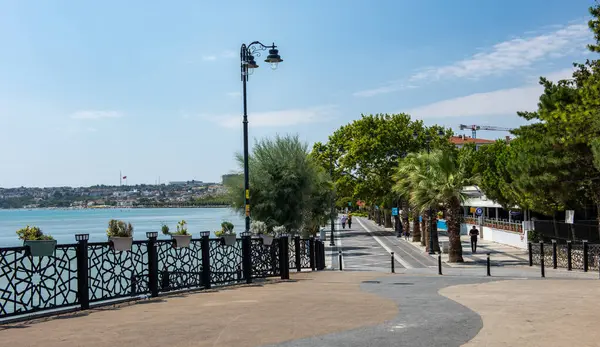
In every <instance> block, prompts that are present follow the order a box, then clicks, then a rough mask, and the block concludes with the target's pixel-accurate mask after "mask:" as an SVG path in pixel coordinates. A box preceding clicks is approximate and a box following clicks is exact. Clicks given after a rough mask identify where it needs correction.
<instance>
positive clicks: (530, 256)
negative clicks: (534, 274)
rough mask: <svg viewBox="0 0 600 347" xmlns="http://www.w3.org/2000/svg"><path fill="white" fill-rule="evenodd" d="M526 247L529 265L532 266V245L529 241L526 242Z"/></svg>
mask: <svg viewBox="0 0 600 347" xmlns="http://www.w3.org/2000/svg"><path fill="white" fill-rule="evenodd" d="M527 249H528V250H529V266H533V246H532V245H531V241H530V242H527Z"/></svg>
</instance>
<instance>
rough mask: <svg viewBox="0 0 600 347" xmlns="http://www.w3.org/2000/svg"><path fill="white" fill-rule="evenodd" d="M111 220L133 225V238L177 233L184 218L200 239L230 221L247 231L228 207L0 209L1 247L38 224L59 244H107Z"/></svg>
mask: <svg viewBox="0 0 600 347" xmlns="http://www.w3.org/2000/svg"><path fill="white" fill-rule="evenodd" d="M110 219H120V220H123V221H125V222H128V223H131V224H132V225H133V230H134V232H133V237H134V239H137V240H144V239H146V232H147V231H158V232H159V238H168V237H167V236H164V235H162V234H161V233H160V226H161V223H163V222H164V223H167V224H168V225H169V227H171V230H175V227H176V225H177V222H178V221H180V220H182V219H185V220H186V221H187V223H188V231H189V232H190V233H191V234H192V235H193V236H194V237H200V234H199V233H200V231H205V230H209V231H212V232H214V231H215V230H219V229H221V222H223V221H225V220H227V221H231V222H232V223H233V224H234V225H235V229H234V230H235V231H236V232H237V233H238V235H239V234H240V233H241V232H242V231H243V229H244V220H243V218H242V216H240V215H239V214H237V213H236V212H234V211H233V210H231V209H229V208H154V209H150V208H149V209H142V208H139V209H89V210H87V209H86V210H0V247H6V246H20V245H22V244H23V243H22V241H20V240H19V239H18V238H17V234H16V231H17V230H18V229H20V228H22V227H25V226H26V225H35V226H38V227H40V228H41V229H42V231H43V232H44V233H45V234H48V235H52V236H53V237H54V238H55V239H56V240H57V242H58V243H75V234H90V242H104V241H107V237H106V228H107V226H108V221H109V220H110Z"/></svg>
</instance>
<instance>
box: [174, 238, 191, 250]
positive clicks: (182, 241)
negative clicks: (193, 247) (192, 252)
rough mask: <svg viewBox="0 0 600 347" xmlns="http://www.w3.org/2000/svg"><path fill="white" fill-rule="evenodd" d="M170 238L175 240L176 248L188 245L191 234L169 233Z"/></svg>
mask: <svg viewBox="0 0 600 347" xmlns="http://www.w3.org/2000/svg"><path fill="white" fill-rule="evenodd" d="M171 238H172V239H173V240H175V247H177V248H186V247H189V246H190V242H191V241H192V235H171Z"/></svg>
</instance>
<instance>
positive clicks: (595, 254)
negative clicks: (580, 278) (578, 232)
mask: <svg viewBox="0 0 600 347" xmlns="http://www.w3.org/2000/svg"><path fill="white" fill-rule="evenodd" d="M599 261H600V245H598V244H594V245H589V246H588V267H589V269H590V270H598V262H599Z"/></svg>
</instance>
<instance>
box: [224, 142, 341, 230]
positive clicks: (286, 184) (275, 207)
mask: <svg viewBox="0 0 600 347" xmlns="http://www.w3.org/2000/svg"><path fill="white" fill-rule="evenodd" d="M236 158H237V161H238V163H239V165H240V168H243V165H244V159H243V156H242V155H240V154H238V155H236ZM248 160H249V161H248V164H249V169H250V170H249V172H250V177H249V179H250V193H251V195H250V202H251V213H252V218H253V219H255V220H260V221H263V222H265V223H266V224H267V226H268V228H269V229H272V228H273V227H275V226H284V227H285V228H286V231H287V232H288V233H291V234H295V233H298V232H300V231H301V230H305V231H307V232H315V230H318V227H317V228H316V229H315V225H317V226H318V225H321V224H322V220H323V218H324V217H323V216H324V215H325V216H328V213H329V211H328V205H327V204H326V203H325V201H328V199H329V197H330V195H329V194H330V192H331V185H330V180H329V177H327V175H326V173H325V172H324V171H323V170H322V169H321V168H320V167H318V165H316V164H315V162H314V160H313V159H312V158H311V157H310V156H309V154H308V149H307V146H306V144H304V143H301V142H300V141H299V139H298V137H297V136H284V137H280V136H276V137H275V138H274V139H273V140H271V139H263V140H260V141H258V143H257V144H256V145H255V146H254V149H253V151H252V153H251V155H250V156H249V158H248ZM242 183H243V177H242V175H238V176H232V177H230V179H229V180H228V182H226V184H227V188H228V197H229V200H230V201H231V203H232V206H233V208H235V209H237V210H238V211H239V212H240V213H242V214H243V213H244V203H245V202H244V187H243V184H242Z"/></svg>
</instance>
